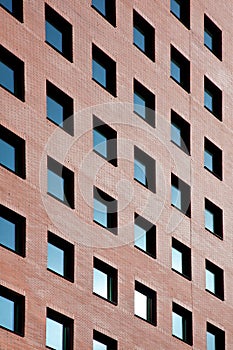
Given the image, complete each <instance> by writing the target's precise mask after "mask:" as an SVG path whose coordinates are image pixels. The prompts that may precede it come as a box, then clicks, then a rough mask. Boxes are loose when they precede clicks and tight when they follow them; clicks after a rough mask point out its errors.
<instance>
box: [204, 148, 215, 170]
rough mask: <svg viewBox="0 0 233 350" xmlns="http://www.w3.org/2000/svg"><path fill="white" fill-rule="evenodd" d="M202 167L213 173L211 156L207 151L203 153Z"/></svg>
mask: <svg viewBox="0 0 233 350" xmlns="http://www.w3.org/2000/svg"><path fill="white" fill-rule="evenodd" d="M204 166H205V167H206V168H207V169H209V170H210V171H213V154H212V153H210V152H209V151H207V150H205V152H204Z"/></svg>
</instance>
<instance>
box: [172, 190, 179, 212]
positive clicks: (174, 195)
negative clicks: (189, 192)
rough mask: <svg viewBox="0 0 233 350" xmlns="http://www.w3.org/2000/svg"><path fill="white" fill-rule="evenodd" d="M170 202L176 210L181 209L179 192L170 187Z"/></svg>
mask: <svg viewBox="0 0 233 350" xmlns="http://www.w3.org/2000/svg"><path fill="white" fill-rule="evenodd" d="M171 195H172V200H171V203H172V205H174V206H175V207H176V208H178V209H181V191H180V190H179V189H178V188H176V187H175V186H173V185H172V193H171Z"/></svg>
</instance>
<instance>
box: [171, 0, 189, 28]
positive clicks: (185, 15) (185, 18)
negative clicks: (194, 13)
mask: <svg viewBox="0 0 233 350" xmlns="http://www.w3.org/2000/svg"><path fill="white" fill-rule="evenodd" d="M172 1H175V2H176V3H178V4H179V5H180V17H178V16H177V15H176V13H175V12H173V11H172ZM170 12H171V13H172V14H173V16H175V17H176V18H177V19H178V20H179V21H180V22H181V23H182V24H183V25H184V26H185V27H186V28H187V29H190V0H171V1H170Z"/></svg>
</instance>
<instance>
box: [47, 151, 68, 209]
mask: <svg viewBox="0 0 233 350" xmlns="http://www.w3.org/2000/svg"><path fill="white" fill-rule="evenodd" d="M48 194H50V195H51V196H52V197H54V198H56V199H58V200H59V201H61V202H63V203H64V204H66V205H67V206H69V207H71V208H72V209H73V208H74V173H73V172H72V171H71V170H69V169H68V168H66V167H65V166H63V165H62V164H60V163H58V162H57V161H56V160H54V159H52V158H50V157H48Z"/></svg>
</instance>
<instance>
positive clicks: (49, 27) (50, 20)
mask: <svg viewBox="0 0 233 350" xmlns="http://www.w3.org/2000/svg"><path fill="white" fill-rule="evenodd" d="M45 41H46V43H47V44H49V45H50V46H52V47H53V48H54V49H55V50H56V51H58V52H59V53H60V54H62V55H63V56H64V57H65V58H67V59H68V60H69V61H71V62H72V25H71V24H70V23H69V22H68V21H67V20H65V19H64V18H63V17H62V16H60V15H59V14H58V13H57V12H56V11H54V10H53V9H52V8H51V7H50V6H48V5H47V4H45Z"/></svg>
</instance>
